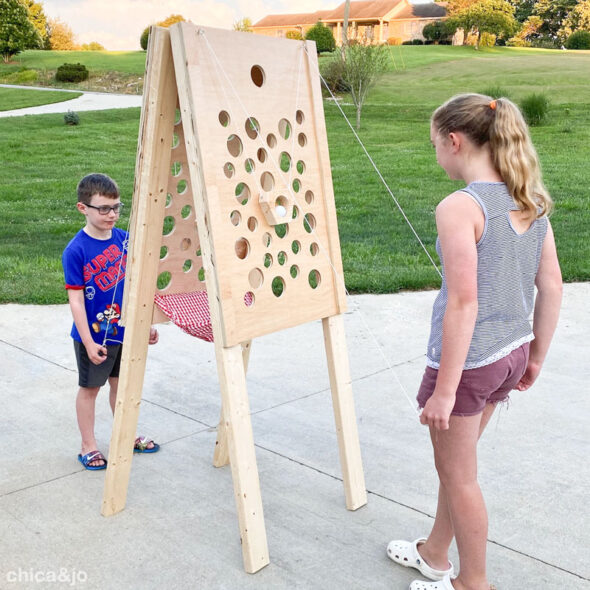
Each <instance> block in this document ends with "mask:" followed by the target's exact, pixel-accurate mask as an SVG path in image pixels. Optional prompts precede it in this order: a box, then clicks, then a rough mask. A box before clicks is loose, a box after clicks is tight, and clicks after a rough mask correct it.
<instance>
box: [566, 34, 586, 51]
mask: <svg viewBox="0 0 590 590" xmlns="http://www.w3.org/2000/svg"><path fill="white" fill-rule="evenodd" d="M565 47H566V49H590V31H576V32H575V33H572V34H571V35H570V36H569V37H568V38H567V41H566V42H565Z"/></svg>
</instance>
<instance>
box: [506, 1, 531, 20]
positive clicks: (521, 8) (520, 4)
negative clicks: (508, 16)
mask: <svg viewBox="0 0 590 590" xmlns="http://www.w3.org/2000/svg"><path fill="white" fill-rule="evenodd" d="M536 3H537V0H511V1H510V4H512V6H514V18H515V19H516V20H517V21H518V22H519V23H524V22H525V21H526V20H527V19H528V18H529V16H531V15H532V14H533V8H534V7H535V4H536Z"/></svg>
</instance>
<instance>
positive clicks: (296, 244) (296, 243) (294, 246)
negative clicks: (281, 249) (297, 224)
mask: <svg viewBox="0 0 590 590" xmlns="http://www.w3.org/2000/svg"><path fill="white" fill-rule="evenodd" d="M291 250H292V251H293V254H298V253H299V250H301V242H300V241H299V240H294V241H293V242H292V243H291Z"/></svg>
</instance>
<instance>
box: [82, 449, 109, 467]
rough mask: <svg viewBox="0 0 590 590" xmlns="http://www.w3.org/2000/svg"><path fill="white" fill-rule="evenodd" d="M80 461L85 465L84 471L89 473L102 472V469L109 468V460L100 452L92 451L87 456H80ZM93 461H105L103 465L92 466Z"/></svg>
mask: <svg viewBox="0 0 590 590" xmlns="http://www.w3.org/2000/svg"><path fill="white" fill-rule="evenodd" d="M78 461H80V463H82V465H84V469H88V471H100V470H101V469H106V468H107V460H106V459H105V457H104V455H103V454H102V453H101V452H100V451H90V453H86V454H85V455H82V454H80V455H78ZM93 461H103V464H102V465H90V463H92V462H93Z"/></svg>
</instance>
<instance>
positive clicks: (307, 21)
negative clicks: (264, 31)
mask: <svg viewBox="0 0 590 590" xmlns="http://www.w3.org/2000/svg"><path fill="white" fill-rule="evenodd" d="M330 12H332V11H331V10H318V11H316V12H307V13H303V14H269V15H268V16H265V17H264V18H262V19H260V20H259V21H258V22H257V23H254V24H253V25H252V26H253V27H291V26H292V27H294V26H297V25H315V24H316V23H317V22H318V21H319V20H320V19H322V18H324V16H325V15H326V14H328V13H330Z"/></svg>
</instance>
